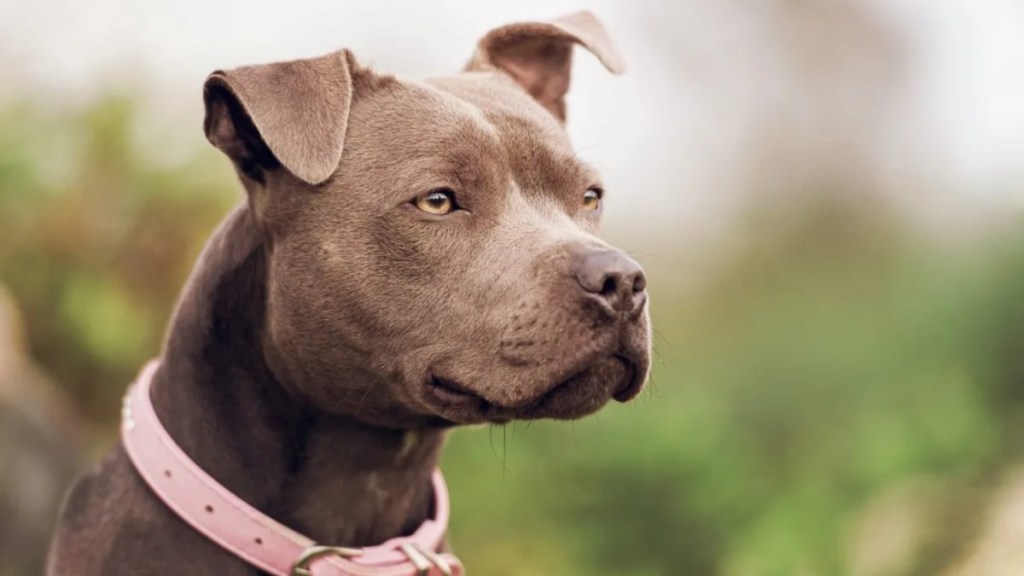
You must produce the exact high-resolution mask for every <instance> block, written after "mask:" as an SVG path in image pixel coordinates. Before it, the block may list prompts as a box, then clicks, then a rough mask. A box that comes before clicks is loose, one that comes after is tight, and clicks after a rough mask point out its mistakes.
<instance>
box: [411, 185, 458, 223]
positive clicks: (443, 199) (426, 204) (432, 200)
mask: <svg viewBox="0 0 1024 576" xmlns="http://www.w3.org/2000/svg"><path fill="white" fill-rule="evenodd" d="M413 204H415V205H416V207H417V208H419V209H420V210H423V211H424V212H426V213H427V214H435V215H438V216H443V215H444V214H449V213H451V212H452V211H453V210H455V192H452V191H451V190H450V189H448V188H438V189H437V190H431V191H430V192H427V193H425V194H420V195H419V196H417V197H416V198H415V199H414V200H413Z"/></svg>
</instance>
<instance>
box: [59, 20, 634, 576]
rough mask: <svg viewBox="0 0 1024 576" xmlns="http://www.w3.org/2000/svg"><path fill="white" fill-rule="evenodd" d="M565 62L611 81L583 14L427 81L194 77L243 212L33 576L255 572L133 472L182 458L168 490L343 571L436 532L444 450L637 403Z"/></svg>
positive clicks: (322, 70) (602, 42)
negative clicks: (470, 430)
mask: <svg viewBox="0 0 1024 576" xmlns="http://www.w3.org/2000/svg"><path fill="white" fill-rule="evenodd" d="M576 44H579V45H581V46H583V47H585V48H586V49H588V50H589V51H590V52H592V53H593V54H594V55H596V56H597V58H598V59H599V60H600V61H601V62H602V63H603V64H604V65H605V66H606V67H607V68H608V69H609V70H610V71H612V72H615V73H619V72H622V71H623V68H624V65H623V62H622V59H621V58H620V56H619V54H618V52H617V50H616V48H615V46H614V45H613V43H612V42H611V41H610V39H609V38H608V36H607V34H606V32H605V30H604V28H603V27H602V25H601V24H600V22H599V21H598V20H596V19H595V18H594V17H593V16H592V15H590V14H589V13H586V12H581V13H577V14H573V15H570V16H566V17H562V18H558V19H554V20H551V21H546V22H529V23H518V24H511V25H508V26H504V27H501V28H497V29H495V30H492V31H491V32H489V33H488V34H487V35H486V36H484V37H483V39H481V40H480V42H479V44H478V46H477V48H476V50H475V52H474V54H473V55H472V57H471V59H470V60H469V63H468V64H467V65H466V67H465V69H464V70H463V71H462V72H461V73H459V74H456V75H454V76H451V77H446V78H438V79H431V80H425V81H416V80H408V79H399V78H396V77H394V76H390V75H387V74H382V73H379V72H376V71H374V70H371V69H369V68H367V67H365V66H363V65H360V63H359V62H358V61H357V60H356V58H355V57H354V56H353V55H352V54H351V53H350V52H349V51H347V50H341V51H338V52H334V53H331V54H327V55H325V56H321V57H318V58H310V59H305V60H296V61H291V62H281V63H274V64H265V65H257V66H246V67H242V68H237V69H233V70H226V71H217V72H214V73H213V74H211V75H210V76H209V78H208V79H207V81H206V84H205V87H204V91H203V97H204V101H205V106H206V118H205V121H204V130H205V134H206V137H207V139H209V141H210V142H211V143H212V144H213V145H214V146H215V147H217V148H218V149H220V150H221V151H222V152H223V153H224V154H225V155H226V156H227V157H228V158H230V160H231V161H232V163H233V165H234V168H235V169H236V171H237V173H238V176H239V179H240V180H241V182H242V185H243V186H244V188H245V191H246V201H245V202H244V203H243V204H242V205H241V206H240V207H239V208H237V209H236V210H235V211H234V212H233V213H231V214H230V215H229V216H228V218H227V219H226V221H225V222H224V223H223V224H222V225H221V226H220V228H219V229H218V230H217V232H216V233H215V234H214V235H213V237H212V239H211V240H210V241H209V243H208V245H207V247H206V249H205V250H204V252H203V254H202V255H201V256H200V258H199V261H198V263H197V265H196V267H195V269H194V271H193V274H192V276H191V278H190V279H189V281H188V283H187V285H186V287H185V289H184V292H183V294H182V297H181V299H180V301H179V304H178V306H177V309H176V311H175V314H174V317H173V319H172V322H171V326H170V330H169V333H168V337H167V340H166V343H165V346H164V349H163V351H162V354H161V359H160V361H159V364H156V365H154V366H153V367H152V369H151V370H150V371H149V372H148V373H147V374H146V375H145V376H144V379H145V382H144V384H145V386H146V390H147V391H146V392H145V394H144V398H142V397H138V395H136V396H137V397H135V398H134V399H131V400H130V401H129V403H128V405H126V416H125V418H126V424H125V427H124V428H123V430H124V434H123V439H122V441H121V442H119V443H118V445H117V446H116V447H115V448H114V449H113V450H112V451H111V452H110V453H109V454H108V455H107V456H106V458H104V459H103V460H102V462H100V463H99V464H98V466H97V467H96V468H95V469H93V470H92V471H90V472H88V473H87V474H85V475H84V476H82V477H81V478H80V479H79V480H78V481H77V482H76V483H75V484H74V485H73V487H72V488H71V490H70V492H69V494H68V496H67V498H66V502H65V505H64V509H63V513H62V516H61V519H60V523H59V527H58V531H57V535H56V537H55V540H54V543H53V546H52V549H51V553H50V557H49V562H48V573H49V574H51V575H53V576H93V575H96V576H99V575H104V576H118V575H125V576H127V575H132V576H138V575H145V574H160V575H166V574H189V575H196V574H210V575H214V574H215V575H217V576H231V575H247V576H248V575H252V574H261V573H267V572H269V573H274V571H273V570H272V569H270V568H267V567H266V565H261V564H259V563H254V562H252V561H249V559H247V557H246V556H245V555H244V553H242V552H237V551H235V552H233V551H232V550H234V549H232V548H231V547H230V546H227V547H226V545H225V544H224V542H222V541H221V540H218V537H217V535H216V534H212V535H211V533H210V532H209V531H207V530H212V531H213V532H216V531H217V530H218V529H221V528H223V529H224V530H229V531H230V530H235V529H236V528H237V527H236V526H235V525H234V524H231V525H229V526H226V527H224V526H221V527H220V528H217V527H216V526H214V528H210V525H211V524H210V522H213V523H214V524H215V523H216V521H215V520H210V521H209V522H207V521H205V520H202V519H201V518H198V516H196V517H189V516H188V514H184V513H182V512H181V511H180V510H179V509H178V508H177V507H176V506H177V504H175V499H176V498H177V499H178V501H177V503H178V504H180V503H181V499H182V498H184V499H186V500H187V499H188V498H191V497H192V496H194V494H192V493H182V492H181V490H180V489H179V492H178V493H177V494H176V495H175V494H174V493H173V491H174V490H175V489H174V488H173V487H172V488H169V489H168V490H171V492H172V493H171V494H170V495H168V494H167V493H166V492H161V490H162V488H160V486H158V484H159V483H160V482H162V481H163V480H161V478H162V475H161V474H159V473H158V472H157V473H153V474H149V472H153V470H152V469H151V468H152V466H150V464H146V463H145V462H142V461H140V458H141V459H143V460H144V459H145V458H146V457H147V456H149V457H152V458H157V459H158V460H159V458H163V456H160V455H155V456H154V453H153V452H152V451H153V450H164V449H165V448H166V446H171V445H175V446H177V448H173V449H180V450H179V452H173V449H172V448H167V450H172V452H168V453H167V454H169V455H168V456H166V457H167V458H168V459H169V460H173V461H174V462H175V464H174V465H175V466H179V467H178V468H174V471H175V474H176V476H174V477H173V478H172V475H171V468H167V469H165V470H164V474H163V476H166V479H167V481H168V482H171V481H172V480H174V479H175V478H178V477H179V476H180V475H182V474H184V475H191V476H189V478H190V479H188V478H187V479H186V480H189V481H193V480H195V479H196V478H200V477H203V478H205V479H201V481H200V483H199V484H192V485H189V486H192V488H190V490H193V492H194V491H195V490H199V491H200V492H201V493H202V494H203V495H206V494H209V495H210V498H227V497H228V496H223V494H230V495H232V496H233V497H236V498H237V501H231V502H235V504H232V505H231V506H233V507H237V508H238V510H242V509H246V510H249V511H248V512H246V514H250V513H251V515H254V516H253V517H259V518H265V519H266V522H276V523H279V524H280V525H281V526H287V527H288V530H292V531H294V533H296V534H301V535H302V536H303V537H305V538H308V542H315V543H320V544H324V545H331V546H345V547H356V551H355V552H352V553H351V554H353V555H354V556H358V555H359V554H360V551H359V549H358V547H368V546H373V545H377V544H379V543H381V542H384V541H388V540H389V539H393V538H401V537H403V536H408V535H410V534H414V533H416V532H417V529H418V527H420V526H422V525H424V523H425V522H428V521H429V520H430V519H431V518H435V517H436V516H437V515H438V513H439V512H438V508H439V507H440V506H441V504H440V503H439V501H438V498H439V497H443V496H444V494H442V493H440V492H439V491H438V484H437V481H436V480H437V479H436V478H435V477H434V475H435V467H436V463H437V460H438V455H439V452H440V450H441V447H442V444H443V441H444V437H445V434H446V431H447V430H449V429H450V428H452V427H454V426H456V425H462V424H478V423H505V422H509V421H511V420H513V419H536V418H556V419H572V418H579V417H582V416H585V415H588V414H591V413H593V412H595V411H597V410H598V409H599V408H601V407H602V406H604V405H605V404H606V403H607V402H608V401H609V400H611V399H614V400H617V401H619V402H625V401H627V400H630V399H632V398H633V397H635V396H636V395H637V394H638V393H639V392H640V391H641V389H642V387H643V385H644V382H645V380H646V378H647V373H648V368H649V364H650V351H649V350H650V325H649V319H648V311H647V310H648V306H647V291H646V280H645V278H644V273H643V271H642V270H641V268H640V266H639V265H638V264H637V263H636V262H635V261H633V260H632V259H630V258H629V257H628V256H627V255H626V254H624V253H623V252H622V251H620V250H617V249H615V248H613V247H611V246H609V245H608V244H606V243H605V242H603V241H602V240H600V239H599V238H598V237H597V236H596V232H597V229H598V223H599V221H600V218H601V213H602V205H603V201H604V194H605V191H604V187H603V186H602V183H601V179H600V176H599V175H598V174H597V172H596V171H595V170H594V169H593V168H592V167H590V166H588V165H587V164H586V163H584V162H582V161H580V159H579V158H577V155H576V154H575V153H574V151H573V148H572V147H571V145H570V143H569V140H568V138H567V135H566V132H565V130H564V123H565V121H566V106H565V95H566V92H567V90H568V88H569V79H570V60H571V55H572V48H573V46H574V45H576ZM136 388H138V386H136ZM140 398H141V399H140ZM133 406H134V410H135V411H136V412H135V415H134V416H133V412H132V410H133ZM148 407H151V408H152V410H153V411H154V416H155V417H154V418H153V419H152V422H150V423H149V424H147V426H149V428H146V429H142V432H141V433H145V434H150V433H152V434H156V433H157V432H159V433H164V432H165V433H166V436H153V438H157V440H156V441H154V442H156V443H155V444H138V441H136V440H132V438H133V437H132V436H131V434H133V430H135V428H136V425H137V422H136V420H138V425H139V426H142V420H141V418H142V417H141V416H139V415H138V411H139V410H143V409H148ZM157 421H158V422H159V423H160V424H156V423H155V422H157ZM161 424H162V428H161ZM140 429H141V428H140ZM161 438H162V440H160V439H161ZM133 442H136V444H134V445H135V446H148V448H145V447H144V448H135V449H133V448H132V447H133ZM159 442H163V447H161V445H160V444H159ZM133 450H134V451H133ZM175 458H177V460H175ZM156 466H159V464H156ZM168 466H170V464H168ZM190 466H191V468H190ZM204 474H205V475H207V476H204ZM203 482H205V483H206V484H202V483H203ZM210 487H212V488H210ZM218 487H219V488H218ZM218 490H219V491H218ZM186 492H187V491H186ZM439 494H440V496H439ZM225 501H227V500H225ZM219 502H220V500H218V503H219ZM250 509H251V510H250ZM205 510H206V513H208V515H209V516H210V517H211V518H215V517H216V515H217V514H222V513H224V514H228V513H235V512H236V511H234V510H232V511H224V510H223V508H219V509H217V510H215V509H214V507H213V506H212V505H209V504H208V505H206V506H205ZM195 514H196V515H199V516H201V515H202V514H203V512H202V510H200V511H198V512H195ZM232 518H234V517H232ZM270 519H273V520H270ZM261 521H263V520H261ZM204 522H206V524H204ZM222 524H223V522H222ZM228 524H230V523H228ZM200 525H202V526H200ZM204 526H205V527H204ZM282 530H283V529H282ZM235 536H237V534H235ZM230 537H233V536H231V535H229V536H226V537H225V538H227V539H230ZM269 544H270V543H269V542H267V541H265V540H264V539H263V538H262V537H260V536H257V537H255V538H253V539H252V542H249V543H248V544H247V546H249V548H247V549H258V548H259V547H260V546H264V547H266V546H268V545H269ZM403 546H404V545H403ZM439 546H440V548H439V549H438V548H435V549H434V550H424V549H422V548H421V549H420V551H421V552H423V554H419V553H417V554H415V555H416V556H419V557H418V558H412V555H413V554H412V553H411V552H410V553H409V554H410V559H409V562H407V563H404V564H402V565H401V566H398V565H393V566H391V567H390V568H388V569H389V570H391V571H390V572H388V571H387V570H383V571H381V570H378V571H374V569H373V568H372V567H367V566H362V565H356V564H358V561H355V562H356V564H353V565H352V566H355V567H352V566H349V568H350V572H345V571H344V570H341V569H340V568H337V566H335V567H334V568H331V567H330V566H331V564H330V562H328V561H323V562H319V561H318V562H316V563H313V562H310V561H309V558H306V559H305V560H303V561H302V562H299V559H298V558H296V559H295V562H294V563H291V561H290V560H289V566H292V568H291V571H290V572H285V571H281V573H292V574H310V573H312V574H321V573H322V574H350V573H351V574H385V573H386V574H394V575H397V574H416V573H423V574H427V573H429V574H434V573H438V574H441V573H446V572H451V573H454V572H456V571H461V568H458V569H455V568H453V567H452V566H451V564H453V562H451V561H449V562H448V564H449V565H448V566H443V564H444V562H443V561H442V560H441V559H440V554H442V553H443V552H445V550H444V545H443V544H440V545H439ZM243 547H244V546H243ZM342 550H350V548H345V549H340V548H338V549H334V552H335V553H337V554H338V555H339V556H344V555H345V553H342V552H340V551H342ZM403 550H406V549H405V548H404V547H403ZM250 551H251V550H250ZM322 552H323V550H321V549H319V548H318V549H316V550H313V551H312V552H311V551H310V550H306V551H304V552H303V554H306V555H307V556H317V555H319V554H321V553H322ZM259 553H260V552H259V551H258V550H257V551H255V552H252V554H254V555H258V554H259ZM330 553H331V552H330V550H328V554H327V555H330ZM240 554H241V556H240ZM403 558H404V557H403ZM424 559H425V560H426V563H425V564H424ZM357 560H358V558H357ZM300 564H301V566H300ZM282 570H284V569H282ZM303 570H305V571H303ZM318 570H320V571H319V572H318ZM331 570H333V571H331ZM361 570H363V571H361Z"/></svg>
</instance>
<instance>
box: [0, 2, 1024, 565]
mask: <svg viewBox="0 0 1024 576" xmlns="http://www.w3.org/2000/svg"><path fill="white" fill-rule="evenodd" d="M579 8H588V9H591V10H593V11H594V12H596V13H597V14H598V15H599V16H600V17H602V18H603V19H604V20H605V22H606V24H607V25H608V27H609V29H610V30H611V32H612V33H613V35H614V36H615V38H616V39H617V40H618V42H619V44H620V45H621V48H622V50H623V52H624V54H625V55H626V57H627V60H628V61H629V63H630V65H631V71H630V73H629V74H627V75H626V76H623V77H619V78H615V77H611V76H609V75H607V74H606V73H605V72H604V71H603V69H602V68H601V67H600V66H599V65H598V64H597V63H596V61H595V60H594V59H593V58H592V57H590V56H589V55H587V54H585V53H584V52H582V51H580V50H577V57H576V67H575V76H574V83H573V88H572V91H571V93H570V97H569V113H570V121H569V130H570V132H571V134H572V136H573V138H574V142H575V144H576V145H577V147H578V148H579V150H580V153H581V155H582V156H584V157H585V158H587V159H589V160H591V161H593V162H594V163H596V164H597V165H598V166H600V167H601V168H602V169H603V171H604V172H605V174H606V176H607V179H608V181H609V191H610V193H609V198H608V204H607V212H606V214H607V216H606V218H607V220H606V226H605V230H606V236H607V237H608V238H609V239H610V240H611V241H612V242H614V243H617V244H618V245H620V246H622V247H624V248H626V249H628V250H629V251H630V252H631V253H632V254H634V255H635V256H636V257H637V258H638V259H639V260H641V261H642V263H643V264H644V265H645V267H646V268H647V270H648V274H649V278H650V286H651V291H652V311H653V316H654V326H655V329H656V331H657V336H656V349H657V350H656V351H657V357H658V361H657V364H656V366H655V369H654V374H653V377H652V382H651V385H650V387H649V389H648V391H647V392H646V393H645V394H644V395H643V396H642V397H641V398H640V399H639V400H637V401H635V402H634V403H632V404H630V405H627V406H611V407H609V408H607V409H606V410H604V411H603V412H601V413H600V414H599V415H598V416H596V417H592V418H589V419H586V420H583V421H579V422H576V423H547V422H539V423H533V424H530V425H524V424H515V425H510V426H505V427H490V428H476V429H468V430H459V431H457V432H455V433H454V434H453V435H452V438H451V441H450V445H449V447H448V449H447V452H446V454H445V457H444V468H445V470H446V472H447V474H448V477H449V481H450V484H451V486H452V490H453V495H454V520H453V526H452V531H451V537H452V541H453V543H454V545H455V547H456V549H457V551H458V552H459V553H460V555H461V556H462V557H463V559H464V560H465V561H466V562H467V564H468V565H469V567H470V568H471V573H473V574H485V575H499V576H501V575H509V576H511V575H534V574H552V575H565V576H575V575H594V574H609V575H610V574H616V575H621V574H630V575H638V576H639V575H644V576H648V575H650V576H654V575H723V576H746V575H765V576H774V575H797V576H803V575H851V576H890V575H922V576H923V575H933V574H938V575H1019V574H1024V544H1022V543H1024V467H1022V466H1021V464H1022V462H1024V452H1022V450H1024V242H1022V241H1024V218H1022V215H1024V66H1022V65H1021V62H1022V61H1024V6H1022V5H1021V4H1020V2H1018V1H1016V0H984V1H979V0H944V1H942V2H934V1H927V0H863V1H855V0H799V1H797V0H756V1H753V0H683V1H678V2H676V1H672V2H668V1H662V2H658V1H655V0H638V1H631V2H614V3H613V2H610V1H597V0H595V1H594V2H590V3H587V4H581V3H579V2H566V1H561V0H543V1H529V2H514V3H513V2H502V3H493V2H479V1H471V0H460V1H451V2H415V1H409V2H392V1H383V2H361V3H355V2H338V1H334V2H331V1H321V2H305V1H296V2H291V3H285V2H270V1H245V2H243V1H226V2H203V1H200V0H153V1H147V2H129V1H127V0H123V1H122V0H91V1H90V2H72V1H70V0H63V1H62V0H32V1H24V0H14V1H12V0H0V574H2V575H5V576H7V575H19V576H20V575H29V574H37V573H39V571H40V565H41V564H40V563H41V561H42V556H43V554H44V551H45V547H46V545H47V541H48V538H49V534H50V532H51V529H52V525H53V521H54V516H55V514H56V507H57V506H58V504H59V500H60V495H61V493H62V491H63V489H64V487H65V485H66V483H67V482H68V481H69V478H70V477H71V476H72V475H73V474H74V473H75V472H76V471H78V470H81V469H82V468H83V467H85V466H88V465H89V464H90V463H91V462H93V461H94V460H95V459H96V458H97V457H98V456H99V455H100V454H102V453H103V451H105V450H106V449H107V448H108V447H109V446H110V445H111V443H112V442H113V441H114V438H115V429H116V420H117V412H118V406H119V398H120V396H121V394H122V391H123V390H124V387H125V384H126V383H127V382H128V381H130V379H131V378H132V377H133V375H134V374H135V372H136V371H137V369H138V368H139V366H140V365H141V363H142V362H143V361H144V360H146V359H147V358H149V357H152V356H154V355H156V354H158V352H159V349H160V343H161V339H162V336H163V334H164V329H165V326H166V323H167V319H168V316H169V313H170V310H171V308H172V306H173V303H174V300H175V298H176V296H177V294H178V291H179V289H180V287H181V286H182V283H183V281H184V280H185V278H186V276H187V274H188V272H189V270H190V267H191V265H192V262H193V260H194V258H195V257H196V255H197V253H198V251H199V250H200V248H201V246H202V245H203V243H204V241H205V239H206V237H207V236H208V234H209V233H210V232H211V230H212V229H213V227H214V226H215V225H216V223H217V222H218V221H219V220H220V219H221V218H222V217H223V216H224V215H225V214H226V212H227V211H228V210H229V209H230V207H231V206H232V205H234V204H235V203H237V202H239V201H240V200H241V198H242V194H241V191H240V188H239V186H238V185H237V183H236V182H235V180H234V175H233V173H232V170H231V168H230V165H229V163H228V161H227V160H226V159H224V158H222V157H221V156H220V155H219V154H218V153H217V152H216V151H215V150H213V149H212V148H211V147H209V146H208V145H207V143H206V141H205V139H204V138H203V136H202V131H201V118H202V104H201V98H200V88H201V85H202V82H203V79H204V77H205V75H206V74H207V73H209V72H210V71H212V70H214V69H216V68H222V67H232V66H237V65H242V64H247V63H255V62H264V61H271V60H281V59H287V58H294V57H302V56H313V55H318V54H321V53H325V52H328V51H331V50H334V49H337V48H339V47H349V48H352V49H353V50H354V51H355V52H356V54H357V55H358V56H359V57H360V58H361V59H362V61H363V62H366V63H371V64H373V65H375V66H376V67H377V68H378V69H380V70H382V71H388V72H394V73H398V74H400V75H405V76H421V77H422V76H434V75H443V74H448V73H451V72H454V71H456V70H457V69H458V68H459V67H460V66H461V65H462V64H463V63H464V62H465V61H466V60H467V58H468V56H469V54H470V51H471V49H472V47H473V45H474V43H475V41H476V39H477V38H479V37H480V36H481V35H482V34H483V33H484V32H485V31H487V30H488V29H490V28H491V27H494V26H497V25H500V24H503V23H507V22H510V21H515V20H529V19H537V18H545V17H549V16H554V15H558V14H561V13H565V12H569V11H572V10H575V9H579Z"/></svg>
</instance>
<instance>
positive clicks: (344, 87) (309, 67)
mask: <svg viewBox="0 0 1024 576" xmlns="http://www.w3.org/2000/svg"><path fill="white" fill-rule="evenodd" d="M353 66H354V61H353V60H352V58H351V55H350V54H349V53H348V51H347V50H341V51H339V52H334V53H332V54H327V55H326V56H321V57H319V58H310V59H306V60H295V61H291V62H278V63H274V64H263V65H259V66H244V67H242V68H235V69H234V70H227V71H221V70H218V71H216V72H214V73H213V74H211V75H210V77H209V78H207V80H206V85H205V87H204V89H203V100H204V101H205V102H206V120H205V121H204V123H203V127H204V130H205V131H206V138H207V139H208V140H209V141H210V143H212V144H213V145H214V146H216V147H217V148H219V149H220V150H221V151H222V152H224V153H225V154H227V155H228V157H230V158H231V159H232V161H234V163H235V165H236V166H237V167H238V169H239V171H241V172H242V173H243V174H245V175H246V176H248V177H250V178H252V179H254V180H257V181H262V178H263V173H264V171H267V170H273V169H275V168H278V167H280V166H284V168H286V169H287V170H288V171H289V172H291V173H292V174H294V175H295V176H296V177H298V178H300V179H302V180H303V181H305V182H308V183H310V184H319V183H321V182H323V181H324V180H326V179H327V178H328V177H330V175H331V174H333V173H334V171H335V170H336V169H337V167H338V162H339V161H340V160H341V151H342V148H343V145H344V142H345V128H346V126H347V125H348V112H349V107H350V105H351V104H352V74H351V68H352V67H353Z"/></svg>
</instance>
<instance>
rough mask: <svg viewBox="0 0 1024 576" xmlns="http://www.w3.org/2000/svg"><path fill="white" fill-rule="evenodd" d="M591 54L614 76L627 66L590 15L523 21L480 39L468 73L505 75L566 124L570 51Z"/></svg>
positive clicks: (613, 44) (576, 14)
mask: <svg viewBox="0 0 1024 576" xmlns="http://www.w3.org/2000/svg"><path fill="white" fill-rule="evenodd" d="M573 44H580V45H581V46H583V47H584V48H586V49H587V50H590V51H591V52H592V53H593V54H594V55H595V56H597V58H598V60H600V61H601V63H602V64H604V66H605V68H607V69H608V70H609V71H610V72H612V73H613V74H621V73H623V72H625V71H626V63H625V62H624V61H623V59H622V56H621V55H619V51H618V49H617V48H616V46H615V43H614V42H612V39H611V37H609V36H608V31H607V30H605V28H604V26H603V25H602V24H601V21H600V20H598V19H597V18H596V17H595V16H594V15H593V14H591V13H590V12H586V11H583V12H576V13H574V14H569V15H568V16H562V17H560V18H555V19H553V20H548V21H546V22H521V23H517V24H509V25H507V26H502V27H501V28H495V29H494V30H491V31H490V32H488V33H487V35H486V36H484V37H483V38H481V39H480V42H479V43H478V44H477V48H476V52H475V53H474V54H473V57H472V59H471V60H470V61H469V64H467V65H466V70H467V71H477V70H488V69H495V68H497V69H500V70H504V71H505V72H507V73H508V74H509V75H510V76H512V78H514V79H515V80H516V81H517V82H519V84H520V85H522V87H523V88H525V89H526V91H527V92H529V93H530V94H531V95H532V96H533V97H534V98H536V99H537V101H538V102H540V103H541V105H543V106H544V107H545V108H547V109H548V110H550V111H551V113H552V114H554V115H555V117H557V118H558V119H559V120H560V121H562V122H565V94H566V92H568V91H569V68H570V65H571V64H572V46H573Z"/></svg>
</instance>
